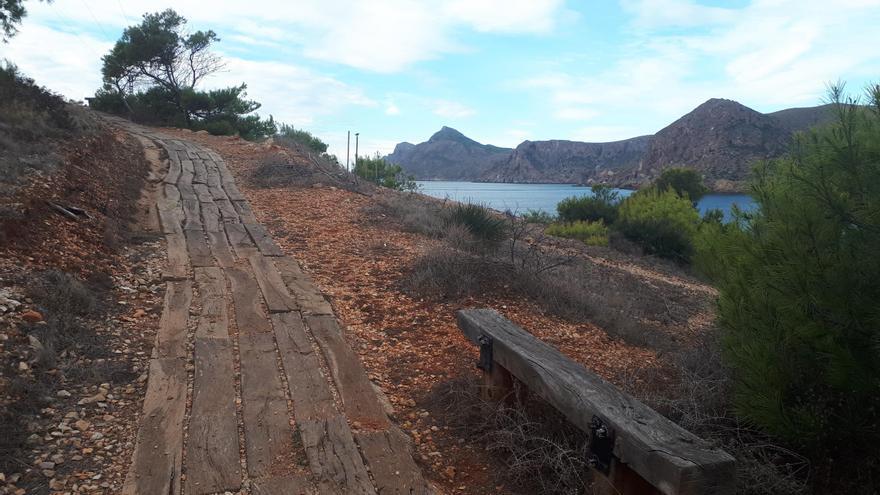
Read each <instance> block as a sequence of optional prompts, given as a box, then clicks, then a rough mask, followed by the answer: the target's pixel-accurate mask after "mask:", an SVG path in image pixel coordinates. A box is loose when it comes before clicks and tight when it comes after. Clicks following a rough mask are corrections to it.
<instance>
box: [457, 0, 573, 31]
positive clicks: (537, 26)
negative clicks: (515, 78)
mask: <svg viewBox="0 0 880 495" xmlns="http://www.w3.org/2000/svg"><path fill="white" fill-rule="evenodd" d="M562 5H563V2H562V1H561V0H506V1H498V0H451V1H448V2H445V3H444V4H443V5H442V7H441V9H442V12H444V13H445V14H446V15H448V16H449V17H450V18H451V19H455V20H458V21H461V22H465V23H467V24H469V25H471V26H473V27H474V28H476V29H477V30H478V31H483V32H503V33H508V32H516V33H546V32H549V31H551V30H552V29H553V27H554V26H555V25H556V16H557V14H558V12H559V10H560V9H561V7H562Z"/></svg>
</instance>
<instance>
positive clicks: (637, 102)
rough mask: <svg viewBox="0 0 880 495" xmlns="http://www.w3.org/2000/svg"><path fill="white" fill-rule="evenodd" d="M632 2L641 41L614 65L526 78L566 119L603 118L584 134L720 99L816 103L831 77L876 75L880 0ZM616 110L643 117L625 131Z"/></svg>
mask: <svg viewBox="0 0 880 495" xmlns="http://www.w3.org/2000/svg"><path fill="white" fill-rule="evenodd" d="M844 1H846V0H844ZM623 5H624V8H625V10H626V11H627V12H630V13H631V14H633V18H632V32H631V34H632V36H633V38H632V39H631V41H630V42H629V43H627V44H626V45H623V46H621V47H620V51H621V55H620V56H619V57H618V60H617V61H616V62H615V63H614V64H612V65H611V66H609V67H607V68H605V69H603V70H601V71H599V72H598V73H595V72H593V73H590V74H585V73H579V72H574V71H572V72H569V71H557V72H548V73H544V74H535V75H532V76H530V77H528V78H525V79H524V80H523V81H520V83H519V87H520V88H522V89H527V90H532V91H535V92H537V93H538V94H541V95H543V97H544V98H545V99H546V100H547V101H548V103H549V104H550V105H549V106H550V110H549V113H550V114H552V115H553V116H554V117H555V118H557V119H560V120H565V119H570V118H572V117H585V118H589V116H590V112H591V111H593V112H595V114H594V116H598V115H601V118H602V119H603V120H602V124H603V125H601V126H599V125H592V126H588V127H585V128H583V129H580V130H578V131H577V132H576V133H575V134H576V135H577V138H578V139H591V140H597V139H600V138H601V139H606V138H614V139H619V138H624V137H631V136H633V135H635V134H638V133H648V132H655V131H657V130H658V128H659V127H660V126H662V125H665V124H668V123H670V122H671V121H672V120H673V119H675V118H677V117H678V116H680V115H682V114H683V113H685V112H688V111H690V110H691V109H692V108H693V107H695V106H696V105H698V104H700V103H702V102H703V101H705V100H706V99H708V98H711V97H723V98H731V99H735V100H738V101H740V102H741V103H743V104H745V105H748V106H751V107H753V108H756V109H757V110H761V111H770V110H775V109H779V108H783V107H787V106H797V105H813V104H817V103H818V102H819V100H820V98H821V96H822V93H823V91H824V86H825V83H827V82H829V81H836V80H837V79H839V78H843V79H846V78H847V77H848V76H849V77H877V74H876V68H877V67H878V63H880V52H877V51H876V49H875V47H876V40H874V38H875V37H876V25H877V24H878V23H880V0H852V1H849V2H847V5H835V7H834V8H829V6H828V3H827V2H825V1H818V0H800V1H798V0H755V1H753V2H752V3H750V4H749V5H747V6H745V7H743V8H739V9H733V8H716V7H707V6H703V5H699V4H697V3H696V2H694V1H689V0H638V1H636V0H626V1H624V2H623ZM871 70H873V71H874V72H875V74H870V73H867V72H868V71H871ZM642 115H644V116H645V117H646V118H640V116H642ZM615 116H625V117H623V118H624V119H628V120H631V121H634V122H637V123H638V124H637V126H636V127H635V128H632V129H627V128H625V127H624V128H621V127H620V126H616V125H613V124H617V123H618V122H620V121H621V119H620V118H618V119H617V121H614V120H609V119H614V117H615ZM658 124H659V125H658ZM620 132H631V134H629V135H626V134H620Z"/></svg>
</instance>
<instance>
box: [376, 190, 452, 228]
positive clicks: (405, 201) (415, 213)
mask: <svg viewBox="0 0 880 495" xmlns="http://www.w3.org/2000/svg"><path fill="white" fill-rule="evenodd" d="M377 199H379V203H378V204H379V207H380V208H381V212H382V213H381V214H385V215H388V216H391V217H393V218H396V219H397V220H399V221H400V225H401V227H403V230H404V231H405V232H414V233H418V234H424V235H427V236H429V237H441V236H442V235H443V232H444V229H445V228H446V221H445V220H444V214H443V210H444V207H445V202H438V201H435V200H432V199H428V198H426V197H424V196H422V195H420V194H412V193H388V194H386V195H384V196H382V197H380V198H377Z"/></svg>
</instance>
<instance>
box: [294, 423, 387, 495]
mask: <svg viewBox="0 0 880 495" xmlns="http://www.w3.org/2000/svg"><path fill="white" fill-rule="evenodd" d="M298 426H299V432H300V435H301V436H302V440H303V447H305V450H306V457H308V459H309V467H310V468H311V471H312V475H313V476H314V480H315V484H316V485H318V488H319V490H320V491H321V493H338V494H375V493H376V489H375V488H373V484H372V483H371V482H370V475H369V474H368V473H367V469H366V467H365V466H364V463H363V460H361V456H360V454H359V453H358V449H357V446H356V445H355V443H354V438H352V435H351V429H350V428H349V426H348V423H347V422H346V420H345V417H344V416H342V415H341V414H338V415H336V416H333V417H331V418H328V419H317V420H307V421H303V422H299V423H298Z"/></svg>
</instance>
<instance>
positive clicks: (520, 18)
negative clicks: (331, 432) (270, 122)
mask: <svg viewBox="0 0 880 495" xmlns="http://www.w3.org/2000/svg"><path fill="white" fill-rule="evenodd" d="M63 3H64V2H54V3H52V4H44V3H37V2H34V3H32V4H29V5H28V9H29V11H30V12H31V17H30V19H29V20H28V21H26V22H28V23H31V22H34V21H36V22H40V20H43V21H52V20H53V19H57V18H59V17H60V18H62V19H63V21H64V22H70V23H77V24H80V25H87V26H96V25H97V28H100V29H103V30H104V31H105V32H107V33H109V34H108V36H112V37H115V36H117V35H118V34H119V33H120V32H121V30H122V28H123V27H125V26H127V25H130V24H133V23H134V22H136V20H137V19H139V18H140V15H141V14H142V13H144V12H155V11H157V10H160V9H161V8H163V7H160V6H157V5H156V4H155V2H151V1H149V0H126V2H124V11H123V10H122V4H121V3H120V2H119V0H89V8H88V9H80V8H67V7H65V6H64V5H62V4H63ZM562 4H563V2H562V0H434V1H423V0H384V1H381V2H364V1H361V0H299V1H296V2H289V1H283V0H264V1H258V2H240V1H236V0H215V1H213V2H211V5H210V7H209V8H206V7H205V3H204V2H203V1H199V0H178V1H177V2H175V3H174V9H175V10H176V11H177V12H178V13H180V14H181V15H183V16H184V17H186V18H187V19H188V20H189V25H190V26H191V27H192V28H193V29H208V28H210V29H214V30H215V31H217V32H218V34H219V35H220V37H221V38H224V37H228V38H229V39H236V40H239V41H242V42H247V41H254V42H261V43H265V42H267V41H272V42H276V43H278V44H279V45H286V46H288V47H289V46H296V47H298V48H299V49H300V50H301V53H303V54H304V55H306V56H307V57H310V58H314V59H318V60H321V61H326V62H331V63H335V64H343V65H347V66H351V67H355V68H359V69H366V70H370V71H375V72H383V73H391V72H397V71H400V70H403V69H404V68H406V67H408V66H410V65H412V64H414V63H416V62H420V61H424V60H430V59H434V58H437V57H439V56H441V55H442V54H445V53H451V52H457V51H461V50H464V49H465V47H463V46H462V45H461V44H460V43H459V42H458V41H456V39H455V38H456V34H457V33H458V31H459V30H460V29H462V28H464V29H470V30H475V31H480V32H489V33H529V34H540V33H547V32H550V31H552V29H553V27H554V26H555V25H556V22H557V17H560V16H561V15H562V13H563V12H564V9H563V8H562V7H563V5H562ZM135 14H136V17H135Z"/></svg>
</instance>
